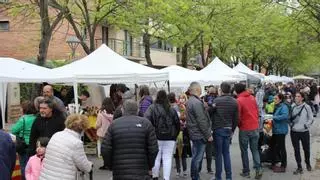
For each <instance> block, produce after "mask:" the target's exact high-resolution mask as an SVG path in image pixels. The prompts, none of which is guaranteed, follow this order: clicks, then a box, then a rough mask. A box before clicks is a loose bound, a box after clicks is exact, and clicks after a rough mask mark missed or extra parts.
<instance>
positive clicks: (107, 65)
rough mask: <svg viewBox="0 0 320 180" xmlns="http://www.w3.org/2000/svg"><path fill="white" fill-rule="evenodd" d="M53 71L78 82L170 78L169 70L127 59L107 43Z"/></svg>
mask: <svg viewBox="0 0 320 180" xmlns="http://www.w3.org/2000/svg"><path fill="white" fill-rule="evenodd" d="M52 71H53V72H54V73H57V74H60V75H62V76H64V77H70V78H74V81H75V82H77V83H131V82H140V83H148V82H159V81H166V80H168V79H169V75H168V73H167V72H161V71H159V70H157V69H154V68H151V67H147V66H144V65H142V64H138V63H135V62H132V61H130V60H127V59H126V58H124V57H122V56H121V55H119V54H117V53H115V52H114V51H112V50H111V49H110V48H109V47H107V46H106V45H105V44H103V45H101V46H100V47H99V48H98V49H96V50H95V51H94V52H92V53H91V54H89V55H88V56H86V57H84V58H82V59H80V60H78V61H75V62H73V63H70V64H67V65H65V66H62V67H59V68H55V69H53V70H52Z"/></svg>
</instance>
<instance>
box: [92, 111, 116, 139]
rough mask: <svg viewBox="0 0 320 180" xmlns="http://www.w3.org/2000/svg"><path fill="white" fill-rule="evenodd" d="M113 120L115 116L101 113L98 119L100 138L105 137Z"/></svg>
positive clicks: (97, 125) (104, 112)
mask: <svg viewBox="0 0 320 180" xmlns="http://www.w3.org/2000/svg"><path fill="white" fill-rule="evenodd" d="M112 120H113V115H112V114H108V113H107V112H106V111H100V112H99V114H98V117H97V124H96V127H97V135H98V137H104V135H105V134H106V132H107V130H108V128H109V126H110V125H111V123H112Z"/></svg>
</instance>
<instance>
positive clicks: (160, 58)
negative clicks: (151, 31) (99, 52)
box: [0, 0, 177, 66]
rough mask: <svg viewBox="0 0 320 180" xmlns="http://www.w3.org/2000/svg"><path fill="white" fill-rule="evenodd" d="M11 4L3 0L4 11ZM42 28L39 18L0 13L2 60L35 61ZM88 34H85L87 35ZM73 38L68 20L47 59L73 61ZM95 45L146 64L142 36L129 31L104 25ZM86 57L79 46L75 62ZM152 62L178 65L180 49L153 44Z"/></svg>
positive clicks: (54, 38)
mask: <svg viewBox="0 0 320 180" xmlns="http://www.w3.org/2000/svg"><path fill="white" fill-rule="evenodd" d="M8 1H9V0H0V9H1V3H5V2H8ZM40 28H41V27H40V19H39V18H38V17H24V16H18V17H10V16H9V15H7V14H6V13H5V11H1V10H0V42H1V48H0V57H13V58H17V59H21V60H26V59H35V58H36V56H37V54H38V49H39V48H38V47H39V40H40ZM85 34H86V33H85V31H83V35H84V36H85ZM70 37H74V32H73V30H72V28H71V26H70V25H69V23H68V22H67V21H66V20H64V21H62V22H61V23H60V24H59V25H58V26H57V28H56V29H55V31H54V33H53V36H52V38H51V41H50V46H49V51H48V57H47V59H48V60H61V59H71V58H72V57H71V54H72V51H71V49H70V47H69V46H68V43H67V42H66V41H67V39H68V38H70ZM95 43H96V47H99V46H100V45H101V44H102V43H105V44H107V45H108V46H109V47H110V48H112V49H113V50H114V51H116V52H117V53H119V54H120V55H123V56H124V57H126V58H127V59H130V60H133V61H136V62H140V63H142V64H146V60H145V57H144V48H143V45H142V37H132V36H131V35H130V33H129V32H128V31H126V30H119V29H118V28H116V27H113V26H103V25H101V26H99V27H98V28H97V31H96V34H95ZM84 56H86V54H85V52H84V51H83V49H82V47H81V46H80V45H79V46H78V47H77V49H76V52H75V58H74V59H79V58H81V57H84ZM151 59H152V61H153V64H154V65H155V66H168V65H173V64H176V61H177V60H176V48H174V47H172V46H171V45H169V44H167V43H165V42H163V41H154V42H152V44H151Z"/></svg>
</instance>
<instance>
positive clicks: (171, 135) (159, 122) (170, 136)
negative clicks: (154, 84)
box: [144, 90, 180, 180]
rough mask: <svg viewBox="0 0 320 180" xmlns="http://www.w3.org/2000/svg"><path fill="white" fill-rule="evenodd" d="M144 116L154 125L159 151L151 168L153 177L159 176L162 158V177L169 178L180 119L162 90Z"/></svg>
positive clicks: (166, 179) (167, 179)
mask: <svg viewBox="0 0 320 180" xmlns="http://www.w3.org/2000/svg"><path fill="white" fill-rule="evenodd" d="M144 116H145V117H146V118H147V119H149V120H150V122H151V123H152V125H153V126H154V128H155V132H156V136H157V139H158V146H159V152H158V155H157V158H156V162H155V164H154V167H153V168H152V174H153V178H154V179H158V178H159V174H160V163H161V160H162V163H163V179H164V180H170V174H171V167H172V156H173V151H174V148H175V144H176V139H177V136H178V133H179V131H180V120H179V117H178V114H177V112H176V111H175V110H174V109H173V108H172V107H170V103H169V99H168V96H167V93H166V92H165V91H164V90H161V91H159V92H158V94H157V98H156V101H155V103H154V104H152V105H151V106H150V107H149V108H148V110H147V111H146V112H145V114H144Z"/></svg>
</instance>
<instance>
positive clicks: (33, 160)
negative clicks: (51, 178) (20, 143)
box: [25, 155, 43, 180]
mask: <svg viewBox="0 0 320 180" xmlns="http://www.w3.org/2000/svg"><path fill="white" fill-rule="evenodd" d="M42 168H43V161H41V159H40V158H39V157H38V156H37V155H34V156H32V157H30V159H29V161H28V163H27V166H26V169H25V175H26V180H38V179H39V177H40V172H41V170H42Z"/></svg>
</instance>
